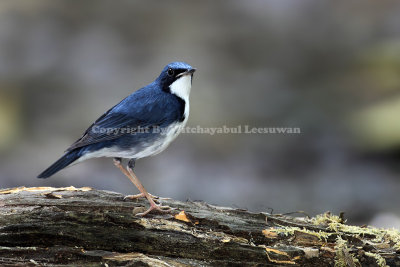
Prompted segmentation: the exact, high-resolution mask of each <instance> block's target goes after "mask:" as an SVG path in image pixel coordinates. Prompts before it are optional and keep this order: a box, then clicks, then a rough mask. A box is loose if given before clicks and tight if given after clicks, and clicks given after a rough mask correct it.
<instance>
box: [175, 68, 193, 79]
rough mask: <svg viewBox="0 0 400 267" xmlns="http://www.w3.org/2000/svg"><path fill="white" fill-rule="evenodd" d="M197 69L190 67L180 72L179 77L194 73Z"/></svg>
mask: <svg viewBox="0 0 400 267" xmlns="http://www.w3.org/2000/svg"><path fill="white" fill-rule="evenodd" d="M195 71H196V69H188V70H187V71H185V72H182V73H179V74H178V76H177V77H181V76H185V75H192V74H193V73H194V72H195Z"/></svg>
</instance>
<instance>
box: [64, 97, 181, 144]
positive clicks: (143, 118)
mask: <svg viewBox="0 0 400 267" xmlns="http://www.w3.org/2000/svg"><path fill="white" fill-rule="evenodd" d="M136 93H138V94H136V95H135V94H132V95H130V96H128V97H127V98H125V99H124V100H122V101H121V102H120V103H119V104H117V105H116V106H114V107H113V108H111V109H110V110H109V111H107V112H106V113H104V114H103V115H102V116H101V117H100V118H98V119H97V120H96V121H95V122H94V123H93V124H92V125H91V126H90V127H89V128H88V129H87V130H86V131H85V133H84V134H83V135H82V137H81V138H79V139H78V140H77V141H76V142H75V143H73V144H72V145H71V146H70V147H69V148H68V149H67V151H71V150H74V149H76V148H80V147H84V146H87V145H91V144H95V143H99V142H103V141H108V140H113V139H116V138H118V137H121V136H123V135H125V134H132V133H133V132H134V131H135V129H139V128H141V129H144V128H152V127H155V126H161V127H162V125H164V124H169V123H172V122H173V121H175V120H179V116H181V115H180V112H177V111H179V110H181V108H179V105H180V104H181V103H179V101H177V100H176V99H174V98H171V97H170V96H168V97H166V96H157V95H152V96H146V95H141V94H140V92H139V91H137V92H136ZM121 128H125V129H129V131H130V132H129V133H127V131H126V130H125V131H121Z"/></svg>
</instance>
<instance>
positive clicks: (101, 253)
mask: <svg viewBox="0 0 400 267" xmlns="http://www.w3.org/2000/svg"><path fill="white" fill-rule="evenodd" d="M161 202H162V204H163V205H168V206H170V207H173V208H175V211H174V212H173V213H171V214H159V215H157V214H155V215H154V214H150V215H148V216H147V217H138V216H136V215H135V214H136V213H138V212H142V211H143V210H144V209H145V208H146V207H147V202H146V201H145V200H143V199H140V200H134V201H132V200H124V196H123V195H121V194H118V193H114V192H108V191H100V190H94V189H91V188H74V187H67V188H13V189H8V190H2V191H0V235H1V237H0V265H1V266H7V265H10V266H15V265H18V264H21V265H24V266H25V265H32V266H34V265H51V266H59V265H60V266H68V265H70V266H83V265H85V266H87V265H90V266H127V265H129V266H217V265H218V266H335V264H336V266H382V265H389V266H398V265H396V264H400V257H399V256H400V254H399V250H398V249H399V247H398V246H399V244H400V237H398V232H396V231H384V230H378V229H373V228H362V227H353V226H347V225H345V224H343V223H342V222H341V221H340V220H341V219H340V218H338V217H335V216H331V215H329V214H325V215H324V216H319V217H318V218H314V219H309V218H294V217H289V216H283V215H271V214H266V213H251V212H248V211H245V210H240V209H230V208H222V207H216V206H211V205H208V204H206V203H204V202H180V201H175V200H171V199H163V200H161ZM357 231H358V232H357Z"/></svg>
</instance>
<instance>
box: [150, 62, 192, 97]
mask: <svg viewBox="0 0 400 267" xmlns="http://www.w3.org/2000/svg"><path fill="white" fill-rule="evenodd" d="M195 71H196V69H195V68H193V67H192V66H190V65H189V64H187V63H185V62H172V63H170V64H168V65H167V66H165V67H164V69H163V70H162V72H161V74H160V76H159V77H158V78H157V80H158V81H159V82H160V85H161V87H162V90H163V91H165V92H167V93H171V94H174V95H176V96H178V97H180V98H182V99H183V100H185V101H187V100H188V99H189V94H190V89H191V87H192V78H193V73H194V72H195Z"/></svg>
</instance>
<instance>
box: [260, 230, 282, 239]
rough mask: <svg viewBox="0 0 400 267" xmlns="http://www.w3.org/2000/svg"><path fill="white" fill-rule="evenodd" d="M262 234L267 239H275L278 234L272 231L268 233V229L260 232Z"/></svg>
mask: <svg viewBox="0 0 400 267" xmlns="http://www.w3.org/2000/svg"><path fill="white" fill-rule="evenodd" d="M262 233H263V234H264V235H265V237H267V238H277V237H278V234H277V233H275V232H272V231H269V230H268V229H264V230H262Z"/></svg>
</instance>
